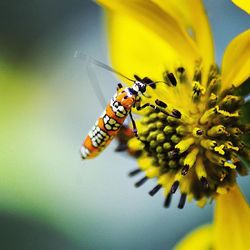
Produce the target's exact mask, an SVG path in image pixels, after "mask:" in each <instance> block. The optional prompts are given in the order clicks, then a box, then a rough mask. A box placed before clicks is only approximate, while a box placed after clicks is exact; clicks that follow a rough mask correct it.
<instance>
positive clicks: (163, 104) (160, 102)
mask: <svg viewBox="0 0 250 250" xmlns="http://www.w3.org/2000/svg"><path fill="white" fill-rule="evenodd" d="M155 103H156V105H158V106H160V107H162V108H166V107H167V106H168V105H167V104H166V103H165V102H163V101H160V100H158V99H156V100H155Z"/></svg>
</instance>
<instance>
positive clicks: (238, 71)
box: [221, 29, 250, 89]
mask: <svg viewBox="0 0 250 250" xmlns="http://www.w3.org/2000/svg"><path fill="white" fill-rule="evenodd" d="M249 77H250V29H249V30H247V31H245V32H243V33H241V34H240V35H238V36H237V37H236V38H234V39H233V40H232V41H231V42H230V44H229V45H228V46H227V48H226V51H225V54H224V57H223V60H222V79H221V80H222V89H225V88H230V87H231V86H232V85H234V86H236V87H237V86H239V85H241V84H242V83H243V82H244V81H245V80H246V79H247V78H249Z"/></svg>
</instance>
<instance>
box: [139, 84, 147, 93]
mask: <svg viewBox="0 0 250 250" xmlns="http://www.w3.org/2000/svg"><path fill="white" fill-rule="evenodd" d="M140 91H141V92H142V93H144V92H145V91H146V85H143V86H141V88H140Z"/></svg>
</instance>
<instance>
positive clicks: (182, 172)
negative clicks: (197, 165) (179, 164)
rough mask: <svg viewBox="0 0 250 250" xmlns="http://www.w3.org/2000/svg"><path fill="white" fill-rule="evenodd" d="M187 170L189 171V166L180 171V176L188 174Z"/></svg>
mask: <svg viewBox="0 0 250 250" xmlns="http://www.w3.org/2000/svg"><path fill="white" fill-rule="evenodd" d="M188 170H189V166H188V165H185V166H184V167H183V168H182V170H181V174H182V175H186V174H187V173H188Z"/></svg>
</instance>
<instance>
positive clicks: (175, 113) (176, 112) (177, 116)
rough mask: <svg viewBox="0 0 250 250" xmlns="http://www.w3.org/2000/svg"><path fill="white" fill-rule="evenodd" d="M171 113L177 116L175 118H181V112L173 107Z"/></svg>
mask: <svg viewBox="0 0 250 250" xmlns="http://www.w3.org/2000/svg"><path fill="white" fill-rule="evenodd" d="M172 115H173V116H174V117H175V118H177V119H180V118H181V112H180V111H179V110H177V109H173V111H172Z"/></svg>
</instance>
